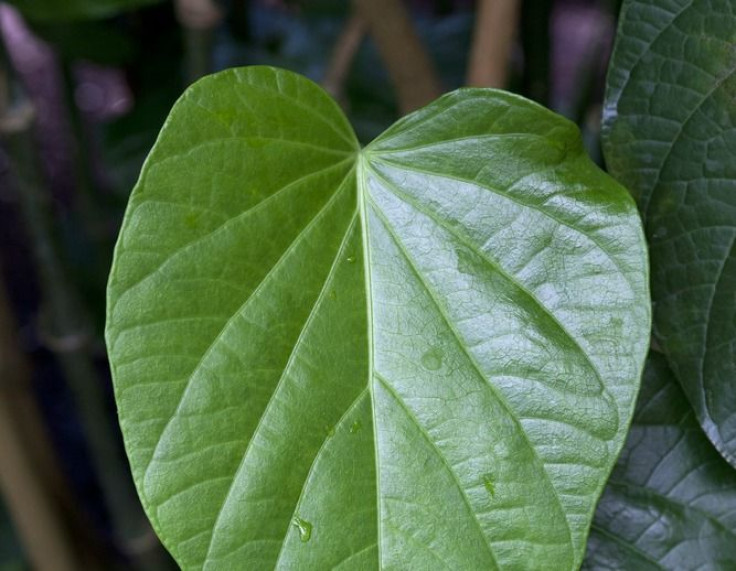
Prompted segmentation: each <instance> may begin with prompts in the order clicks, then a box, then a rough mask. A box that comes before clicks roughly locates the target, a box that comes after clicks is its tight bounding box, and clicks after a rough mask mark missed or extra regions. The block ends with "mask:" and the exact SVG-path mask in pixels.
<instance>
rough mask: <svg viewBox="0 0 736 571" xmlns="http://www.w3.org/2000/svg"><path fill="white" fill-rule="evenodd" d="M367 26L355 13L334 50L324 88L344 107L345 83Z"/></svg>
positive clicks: (323, 81)
mask: <svg viewBox="0 0 736 571" xmlns="http://www.w3.org/2000/svg"><path fill="white" fill-rule="evenodd" d="M365 32H366V25H365V22H364V21H363V18H362V17H361V16H360V15H359V14H357V13H354V14H353V15H351V16H350V18H349V19H348V21H347V22H346V23H345V27H344V28H343V29H342V31H341V32H340V36H339V37H338V38H337V42H336V43H335V47H334V48H333V50H332V57H331V58H330V63H329V64H328V66H327V71H326V73H325V77H324V79H323V80H322V87H324V88H325V90H326V91H327V92H328V93H329V94H330V95H332V96H333V97H334V98H335V99H336V100H337V101H338V102H340V103H341V104H343V107H344V91H345V81H346V80H347V76H348V73H350V67H351V66H352V64H353V60H354V59H355V55H356V54H357V53H358V49H359V48H360V44H361V43H363V38H364V37H365Z"/></svg>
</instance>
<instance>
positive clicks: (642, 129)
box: [603, 0, 736, 465]
mask: <svg viewBox="0 0 736 571" xmlns="http://www.w3.org/2000/svg"><path fill="white" fill-rule="evenodd" d="M734 27H736V9H734V6H733V3H731V2H719V1H715V0H713V1H711V0H696V1H684V0H676V1H671V2H644V1H639V0H628V1H626V2H624V6H623V11H622V17H621V24H620V28H619V33H618V37H617V43H616V47H615V50H614V56H613V59H612V64H611V67H610V72H609V77H608V91H607V95H606V104H605V111H604V123H603V136H604V139H603V140H604V151H605V155H606V161H607V163H608V166H609V168H610V170H611V172H612V174H614V175H615V176H616V177H617V178H618V179H619V180H620V181H621V182H622V183H623V184H624V185H625V186H627V187H628V188H629V189H630V190H631V191H632V192H633V193H634V195H635V196H636V197H637V200H638V202H639V205H640V208H641V211H642V213H643V215H644V219H645V226H646V231H647V237H648V239H649V242H650V247H651V248H650V256H651V263H652V296H653V300H654V304H655V317H654V326H655V334H656V336H657V338H658V341H659V343H660V345H661V346H662V348H663V350H664V351H665V353H666V354H667V356H668V359H669V363H670V365H671V366H672V368H673V371H674V373H675V375H676V376H677V378H678V379H679V380H680V382H681V383H682V385H683V387H684V389H685V393H686V394H687V396H688V399H689V400H690V402H691V403H692V404H693V407H694V408H695V410H696V412H697V414H698V418H699V420H700V423H701V425H702V426H703V428H704V430H705V431H706V433H707V434H708V437H709V438H710V439H711V441H712V442H713V443H714V444H715V446H716V447H717V448H718V449H719V450H720V452H721V453H722V454H723V455H724V457H726V458H727V459H728V460H729V462H731V464H733V465H736V392H735V391H734V388H733V387H734V383H733V382H732V381H733V378H734V375H736V365H735V364H734V363H735V362H736V361H734V358H733V355H734V344H733V339H734V338H736V328H735V326H734V323H735V321H734V317H736V309H734V308H735V307H736V305H734V303H733V295H732V292H733V289H734V285H735V284H736V263H735V262H734V254H735V252H736V250H735V249H734V243H735V242H736V198H735V197H736V192H734V191H735V190H736V168H735V167H734V164H736V161H735V160H734V159H735V158H736V155H735V154H734V149H735V148H736V139H734V135H733V133H734V125H736V115H734V112H733V97H734V94H735V93H736V73H735V72H736V51H735V50H734V49H733V30H734Z"/></svg>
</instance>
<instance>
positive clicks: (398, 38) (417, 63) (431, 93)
mask: <svg viewBox="0 0 736 571" xmlns="http://www.w3.org/2000/svg"><path fill="white" fill-rule="evenodd" d="M355 6H356V8H357V10H358V13H359V14H360V15H361V16H362V17H363V19H364V20H365V22H366V24H367V25H368V29H369V31H370V34H371V36H372V37H373V39H374V40H375V42H376V45H377V46H378V51H379V53H380V54H381V58H382V59H383V62H384V65H385V66H386V68H387V70H388V73H389V75H390V76H391V81H392V82H393V84H394V86H395V88H396V95H397V97H398V100H399V107H400V108H401V111H402V113H408V112H410V111H414V110H415V109H418V108H419V107H423V106H424V105H427V104H428V103H431V102H432V101H433V100H435V99H436V98H437V97H439V96H440V94H441V93H442V87H441V83H440V80H439V76H438V75H437V72H436V70H435V67H434V64H433V63H432V60H431V59H430V58H429V55H428V54H427V51H426V49H425V48H424V46H423V45H422V42H421V40H420V38H419V36H418V35H417V32H416V30H415V29H414V26H413V24H412V21H411V17H410V15H409V12H408V11H407V9H406V7H405V6H404V5H403V4H402V2H401V0H355Z"/></svg>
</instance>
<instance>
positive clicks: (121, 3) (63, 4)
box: [8, 0, 161, 21]
mask: <svg viewBox="0 0 736 571" xmlns="http://www.w3.org/2000/svg"><path fill="white" fill-rule="evenodd" d="M160 1H161V0H8V3H9V4H12V5H13V6H15V7H16V8H18V9H19V10H20V11H21V12H22V13H23V15H24V16H25V17H26V18H28V19H29V20H37V21H44V20H49V21H69V20H85V19H89V18H104V17H106V16H112V15H114V14H117V13H118V12H123V11H125V10H132V9H133V8H138V7H139V6H143V5H145V4H153V3H155V2H160Z"/></svg>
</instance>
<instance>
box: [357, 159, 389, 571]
mask: <svg viewBox="0 0 736 571" xmlns="http://www.w3.org/2000/svg"><path fill="white" fill-rule="evenodd" d="M365 160H366V158H365V156H364V154H363V153H362V152H361V153H359V154H358V159H357V162H356V167H355V174H356V178H357V180H356V185H355V191H356V194H357V196H356V202H357V207H358V216H359V222H360V226H361V243H362V247H363V279H364V280H365V308H366V327H367V331H366V339H367V341H368V347H367V350H368V377H367V378H366V383H367V386H368V391H369V395H370V399H371V418H372V422H371V428H372V430H373V454H374V462H375V474H376V520H377V521H376V529H377V530H378V534H377V535H378V537H377V538H376V549H377V551H378V568H379V569H380V568H381V565H382V562H383V550H382V544H383V540H382V536H383V525H382V521H381V520H382V517H381V472H380V468H381V467H380V463H379V457H378V455H379V451H378V432H377V430H378V423H377V422H376V406H375V404H376V399H375V394H374V390H373V383H372V382H371V379H372V378H373V370H374V368H375V366H374V352H375V343H374V341H373V285H372V281H371V268H370V259H371V252H370V237H369V235H368V219H367V216H366V201H365V198H366V197H365V188H366V184H365V171H366V167H365Z"/></svg>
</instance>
